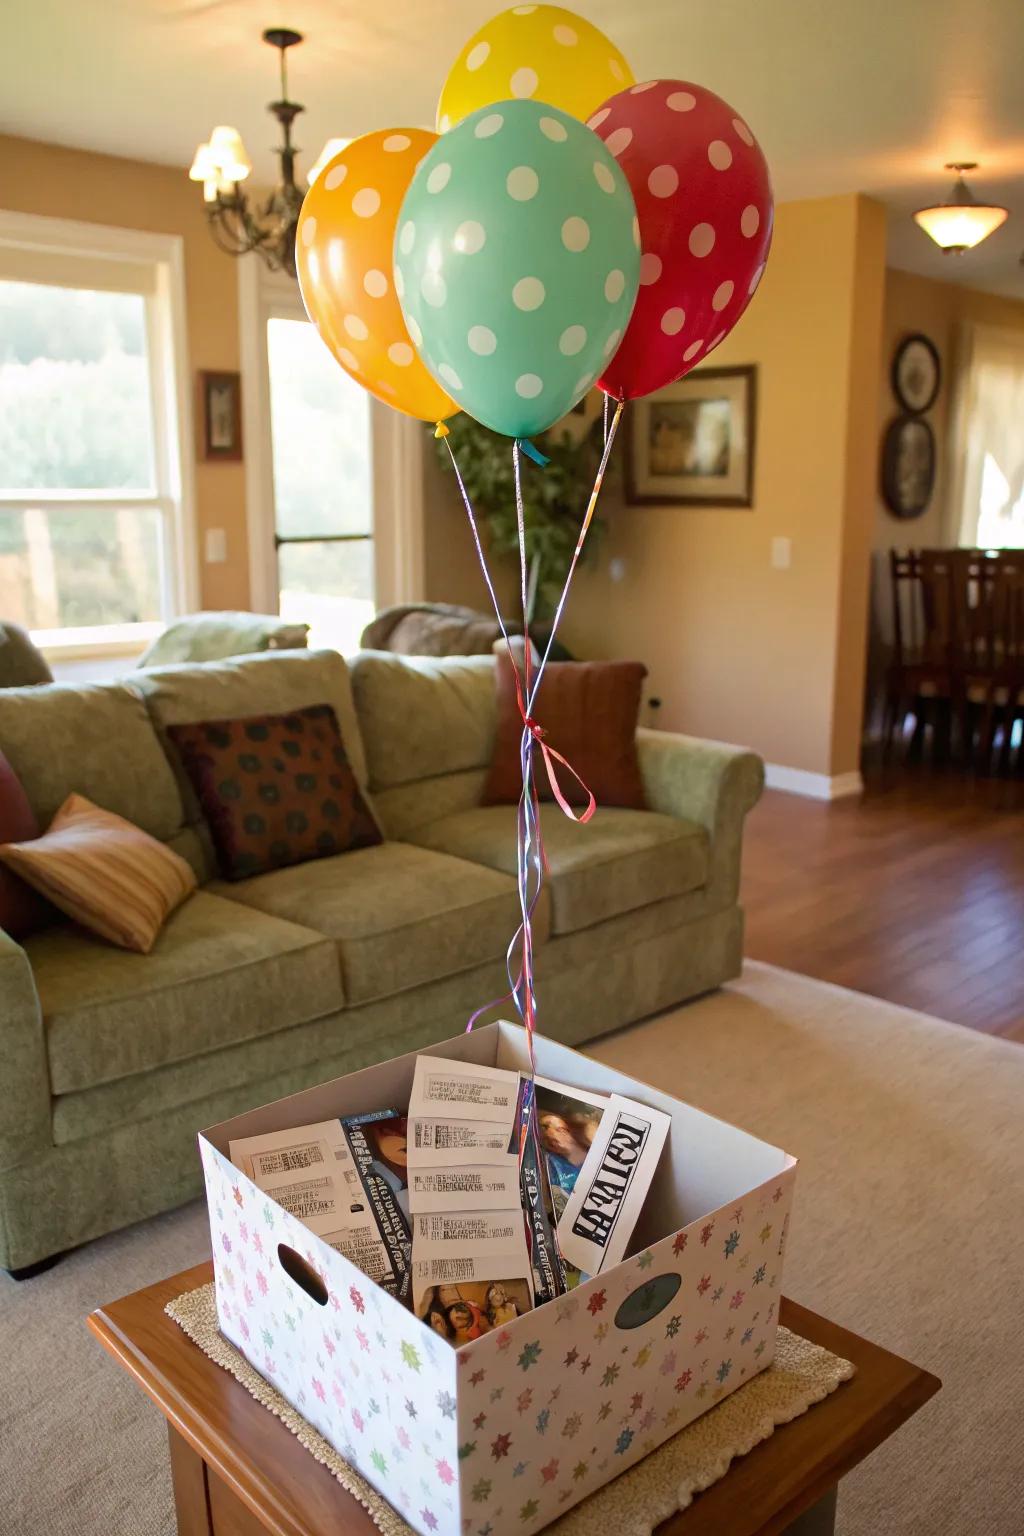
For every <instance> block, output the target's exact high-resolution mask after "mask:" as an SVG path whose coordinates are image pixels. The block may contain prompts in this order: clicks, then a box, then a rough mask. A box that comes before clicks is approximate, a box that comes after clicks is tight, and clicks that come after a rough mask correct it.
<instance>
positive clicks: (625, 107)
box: [589, 80, 773, 400]
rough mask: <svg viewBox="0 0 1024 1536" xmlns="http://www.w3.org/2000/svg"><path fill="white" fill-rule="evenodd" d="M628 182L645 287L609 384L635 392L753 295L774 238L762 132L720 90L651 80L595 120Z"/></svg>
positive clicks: (703, 350)
mask: <svg viewBox="0 0 1024 1536" xmlns="http://www.w3.org/2000/svg"><path fill="white" fill-rule="evenodd" d="M589 126H590V127H591V128H593V130H594V131H595V133H597V134H598V135H599V137H600V138H602V139H603V140H604V142H605V145H606V146H607V148H608V149H609V150H611V152H612V154H613V155H614V156H615V157H616V159H617V160H618V162H619V164H620V165H621V167H622V170H623V173H624V175H625V177H626V179H627V181H628V182H629V185H630V187H631V189H632V192H633V197H634V200H635V202H636V209H637V214H638V216H639V220H640V248H641V251H642V256H641V261H640V291H639V294H638V295H637V301H636V306H635V308H634V310H633V317H632V319H631V320H630V322H629V326H628V329H627V330H626V334H625V336H624V337H623V340H622V345H621V346H620V347H619V349H618V351H617V352H616V354H615V356H614V358H613V359H612V361H611V363H610V365H609V367H608V369H607V370H606V372H605V374H604V376H603V378H601V379H600V380H599V381H598V382H599V383H600V386H601V388H602V389H603V390H604V391H605V392H606V393H607V394H609V395H611V396H613V398H615V399H616V400H619V399H625V400H635V399H637V398H639V397H640V396H641V395H649V394H651V392H652V391H653V390H656V389H661V387H662V386H663V385H664V384H671V383H672V381H673V380H674V379H679V378H682V376H683V374H685V373H689V371H690V369H691V368H695V367H696V366H697V364H698V363H701V362H703V361H704V359H705V358H706V357H707V355H708V353H709V352H711V351H712V350H713V349H714V348H715V347H717V346H718V343H719V342H720V341H721V340H722V339H723V338H724V337H725V336H727V335H728V333H729V332H730V331H731V330H732V328H733V326H734V325H735V324H736V322H737V320H738V319H739V318H740V315H742V313H743V311H744V310H745V309H746V307H747V305H748V304H749V303H750V300H751V297H752V295H753V293H754V290H755V288H756V287H757V285H758V283H759V282H760V279H761V274H762V272H763V271H764V265H765V261H766V260H767V256H768V247H769V245H770V244H771V237H772V219H773V204H772V186H771V178H770V176H769V174H768V166H767V164H766V163H765V158H764V155H763V154H762V153H761V150H760V147H759V146H758V143H757V141H756V139H755V138H754V135H753V134H752V133H751V131H750V129H749V128H748V127H747V125H746V123H745V122H744V121H743V119H742V118H741V117H739V116H738V115H737V113H736V112H734V111H733V109H732V107H730V106H729V105H728V103H727V102H724V101H723V100H722V98H721V97H720V96H716V95H715V94H714V92H713V91H707V90H705V89H704V88H703V87H702V86H699V85H691V84H690V83H688V82H687V81H685V80H647V81H645V82H644V83H643V84H642V85H634V86H631V87H630V88H629V89H628V90H625V91H620V92H619V93H618V94H617V95H616V96H612V97H610V98H609V99H608V101H606V102H605V104H604V106H603V107H600V108H598V110H597V111H596V112H595V113H594V114H593V116H592V117H591V118H590V119H589Z"/></svg>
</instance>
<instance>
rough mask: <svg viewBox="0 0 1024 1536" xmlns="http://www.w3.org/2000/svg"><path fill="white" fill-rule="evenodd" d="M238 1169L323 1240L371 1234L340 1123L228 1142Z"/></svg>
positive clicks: (352, 1162)
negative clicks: (344, 1234) (331, 1236)
mask: <svg viewBox="0 0 1024 1536" xmlns="http://www.w3.org/2000/svg"><path fill="white" fill-rule="evenodd" d="M228 1151H229V1155H230V1157H231V1161H232V1162H233V1163H234V1164H235V1167H236V1168H240V1169H241V1171H242V1172H243V1173H245V1174H248V1176H249V1177H250V1178H251V1179H252V1181H253V1183H254V1184H255V1185H256V1186H257V1188H258V1189H261V1190H263V1192H264V1194H267V1195H270V1196H271V1197H272V1199H274V1200H276V1202H277V1203H278V1205H280V1206H283V1207H284V1209H285V1210H286V1211H288V1212H289V1213H290V1214H291V1215H292V1216H294V1217H295V1218H296V1220H298V1221H301V1222H302V1223H303V1224H304V1225H305V1226H307V1227H309V1229H310V1231H312V1232H315V1233H317V1235H318V1236H320V1237H325V1238H326V1237H328V1236H329V1234H331V1233H340V1232H349V1231H351V1232H353V1233H358V1232H361V1231H366V1230H369V1214H368V1212H367V1210H366V1207H365V1201H364V1199H363V1195H362V1189H361V1186H360V1182H359V1175H358V1173H357V1171H356V1166H355V1163H354V1161H353V1159H352V1154H351V1152H350V1151H349V1147H348V1143H347V1141H346V1140H345V1136H344V1132H343V1131H342V1129H341V1126H340V1125H339V1123H338V1121H337V1120H325V1121H322V1122H320V1123H318V1124H315V1125H299V1126H294V1127H292V1129H290V1130H287V1131H271V1132H269V1133H267V1134H266V1135H264V1136H245V1137H241V1138H240V1139H238V1140H236V1141H232V1142H229V1144H228Z"/></svg>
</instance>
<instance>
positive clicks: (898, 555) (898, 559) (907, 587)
mask: <svg viewBox="0 0 1024 1536" xmlns="http://www.w3.org/2000/svg"><path fill="white" fill-rule="evenodd" d="M952 554H953V552H952V551H951V550H942V549H912V550H898V549H894V550H891V551H890V554H889V570H890V576H891V580H892V609H893V639H894V647H895V660H896V663H897V665H898V666H900V667H901V668H904V669H905V668H909V667H914V668H915V669H922V668H923V669H927V670H934V671H936V672H939V671H944V670H946V669H948V668H949V667H950V666H951V665H952V661H953V656H954V653H955V651H956V644H957V636H956V612H955V609H954V606H953V560H952Z"/></svg>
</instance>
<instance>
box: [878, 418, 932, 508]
mask: <svg viewBox="0 0 1024 1536" xmlns="http://www.w3.org/2000/svg"><path fill="white" fill-rule="evenodd" d="M934 487H935V434H934V432H933V431H932V429H931V424H930V423H929V422H927V421H925V419H924V417H923V416H917V415H911V414H910V413H909V412H907V413H906V414H904V415H903V416H897V417H896V419H895V421H892V422H890V423H889V426H888V428H887V429H886V433H885V437H884V439H883V441H882V495H883V497H884V498H885V504H886V506H887V507H888V508H889V511H890V512H891V513H892V515H893V517H905V518H911V517H920V516H921V513H922V512H924V511H925V510H926V508H927V506H928V503H929V502H930V501H931V499H932V491H933V489H934Z"/></svg>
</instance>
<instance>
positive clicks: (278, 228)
mask: <svg viewBox="0 0 1024 1536" xmlns="http://www.w3.org/2000/svg"><path fill="white" fill-rule="evenodd" d="M263 41H264V42H265V43H269V44H270V45H271V47H272V48H276V49H278V51H279V53H280V73H281V98H280V100H279V101H272V102H271V103H270V105H269V106H268V108H267V111H268V112H270V113H271V115H272V116H273V117H275V118H276V119H277V121H278V123H279V124H280V128H281V143H280V145H279V146H278V148H277V149H276V150H275V151H274V153H275V154H276V155H277V157H278V159H279V160H280V162H281V174H280V180H279V181H278V184H277V186H276V187H275V188H274V190H273V192H272V193H271V194H270V196H269V197H268V198H267V199H266V201H265V202H263V203H260V204H256V203H254V202H253V201H252V200H250V199H249V198H247V197H246V195H245V193H244V192H243V190H242V182H243V181H244V180H245V179H246V177H247V176H248V175H249V174H250V173H251V171H252V161H251V160H250V159H249V156H248V154H247V153H246V149H245V145H244V144H243V143H242V137H241V135H240V134H239V132H238V130H237V129H235V128H229V127H226V126H224V125H222V126H221V127H219V128H215V129H214V130H213V132H212V133H211V134H210V137H209V139H208V140H207V141H206V143H204V144H200V146H199V148H198V149H197V150H196V154H195V159H194V160H193V162H192V168H191V170H190V171H189V173H188V174H189V177H190V179H191V180H192V181H201V182H202V184H203V200H204V202H205V203H206V213H207V218H208V219H209V224H210V233H211V234H212V236H213V238H214V240H215V242H216V243H217V245H219V246H220V248H221V250H222V251H226V252H227V253H228V254H229V255H231V256H244V255H246V254H247V253H248V252H249V251H255V252H256V253H257V254H258V255H259V256H260V257H262V259H263V260H264V261H265V262H266V264H267V266H268V267H269V268H270V270H271V271H272V272H287V273H289V274H290V275H291V276H292V277H294V276H295V227H296V225H297V223H298V219H299V210H300V209H301V207H302V199H303V196H304V192H303V189H302V187H300V186H299V183H298V180H297V178H296V175H295V157H296V154H297V150H296V148H295V145H294V144H293V143H292V124H293V123H294V121H295V119H296V118H297V117H298V115H299V113H300V112H302V111H303V110H304V109H303V108H302V107H301V106H300V105H299V103H298V102H297V101H289V99H288V69H287V53H288V49H289V48H294V47H295V46H296V45H297V44H298V43H301V42H302V33H301V32H293V31H292V30H291V29H290V28H288V27H271V28H269V30H268V31H266V32H264V34H263ZM350 142H351V141H350V140H348V139H328V141H327V143H326V144H325V145H324V147H323V149H322V150H321V152H320V155H319V157H318V158H317V160H316V161H315V163H314V165H313V167H312V169H311V170H310V171H309V174H308V176H307V178H306V179H307V181H308V182H309V183H310V184H312V182H313V180H314V178H315V177H316V175H317V174H318V172H319V171H320V170H322V168H323V167H324V165H325V164H326V163H327V162H328V161H329V160H333V158H334V156H335V155H336V154H337V153H338V151H339V149H342V148H343V147H344V146H345V145H346V144H348V143H350Z"/></svg>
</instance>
